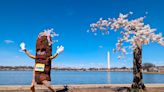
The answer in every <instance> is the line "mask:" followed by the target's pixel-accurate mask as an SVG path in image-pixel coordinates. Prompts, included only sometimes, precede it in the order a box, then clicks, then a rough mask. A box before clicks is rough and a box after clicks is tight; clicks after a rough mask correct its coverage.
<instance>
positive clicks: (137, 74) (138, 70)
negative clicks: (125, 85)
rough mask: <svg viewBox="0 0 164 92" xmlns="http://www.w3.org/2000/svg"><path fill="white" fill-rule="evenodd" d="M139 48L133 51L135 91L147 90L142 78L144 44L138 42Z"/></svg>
mask: <svg viewBox="0 0 164 92" xmlns="http://www.w3.org/2000/svg"><path fill="white" fill-rule="evenodd" d="M136 44H137V47H136V48H135V49H134V51H133V83H132V86H131V87H132V88H134V89H145V85H144V83H143V80H142V79H143V77H142V44H141V43H140V42H136Z"/></svg>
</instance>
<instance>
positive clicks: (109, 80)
mask: <svg viewBox="0 0 164 92" xmlns="http://www.w3.org/2000/svg"><path fill="white" fill-rule="evenodd" d="M107 82H108V84H111V78H110V72H107Z"/></svg>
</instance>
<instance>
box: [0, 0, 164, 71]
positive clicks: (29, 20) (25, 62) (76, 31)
mask: <svg viewBox="0 0 164 92" xmlns="http://www.w3.org/2000/svg"><path fill="white" fill-rule="evenodd" d="M163 3H164V1H163V0H0V65H4V66H33V65H34V64H35V60H33V59H31V58H29V57H28V56H27V55H25V53H23V52H21V51H20V46H19V45H20V43H21V42H25V43H26V48H27V50H29V51H30V53H31V54H33V55H35V44H36V39H37V36H38V34H39V33H40V32H42V31H43V30H44V29H48V28H53V29H54V31H55V32H56V33H58V34H59V36H58V37H55V38H54V39H53V40H58V42H56V43H54V44H53V54H54V53H55V52H56V47H57V46H59V45H63V46H64V47H65V50H64V52H62V53H61V54H60V55H58V57H57V58H55V59H54V60H53V61H52V62H53V63H52V67H54V66H58V67H75V68H81V67H86V68H89V67H106V66H107V51H110V54H111V56H110V57H111V67H124V66H125V67H132V65H133V63H132V62H133V55H132V54H129V55H126V56H125V57H124V58H123V59H121V60H118V58H117V57H118V53H113V48H115V44H116V42H117V39H118V38H119V37H120V35H119V33H114V32H111V33H110V34H109V35H105V36H102V35H101V34H98V35H97V36H94V34H93V33H88V32H87V30H88V29H89V28H90V24H91V23H93V22H96V21H97V20H98V19H99V18H101V17H102V18H104V19H106V18H113V17H118V15H119V13H124V14H126V13H128V12H130V11H131V12H133V13H134V14H133V15H132V18H138V17H141V16H145V12H146V13H148V14H146V19H145V20H144V22H145V24H150V25H151V27H153V28H156V29H157V32H156V33H160V32H161V33H164V27H163V23H162V21H164V17H163V16H164V12H162V11H164V5H163ZM163 55H164V47H162V46H160V45H159V44H157V43H151V44H149V45H144V46H143V55H142V60H143V63H146V62H148V63H153V64H155V65H164V56H163Z"/></svg>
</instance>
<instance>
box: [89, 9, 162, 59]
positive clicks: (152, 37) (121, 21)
mask: <svg viewBox="0 0 164 92" xmlns="http://www.w3.org/2000/svg"><path fill="white" fill-rule="evenodd" d="M132 14H133V12H129V13H128V14H122V13H120V14H119V16H118V18H108V19H103V18H100V19H99V20H98V21H97V22H96V23H92V24H90V28H91V32H94V34H95V33H96V32H97V30H100V31H102V32H103V34H104V33H105V34H109V33H110V32H109V30H113V31H115V32H117V31H120V30H121V32H120V34H121V36H122V37H121V38H119V39H118V42H117V43H116V48H115V49H114V52H116V51H118V52H121V53H122V54H123V55H125V54H127V51H126V48H125V46H123V43H124V42H126V43H130V46H128V48H129V49H131V50H134V49H135V48H136V46H137V44H136V42H140V43H141V44H144V45H147V44H149V43H150V42H157V43H159V44H160V45H162V46H164V38H163V37H162V33H159V34H156V33H155V31H156V29H154V28H151V26H150V25H149V24H144V19H145V18H146V16H143V17H139V18H136V19H132V20H128V17H129V15H132ZM146 14H147V13H146ZM122 29H123V31H122ZM118 58H120V56H119V57H118Z"/></svg>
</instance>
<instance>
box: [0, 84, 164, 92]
mask: <svg viewBox="0 0 164 92" xmlns="http://www.w3.org/2000/svg"><path fill="white" fill-rule="evenodd" d="M52 86H53V88H54V89H56V90H57V92H118V91H116V90H118V89H123V90H127V89H130V86H131V84H77V85H74V84H72V85H52ZM145 86H146V91H144V92H164V84H145ZM64 90H65V91H64ZM1 91H2V92H11V91H12V92H13V91H14V92H30V85H14V86H13V85H0V92H1ZM45 91H46V92H47V91H48V89H47V88H46V87H44V86H43V85H37V86H36V92H45ZM48 92H49V91H48ZM120 92H126V91H120Z"/></svg>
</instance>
